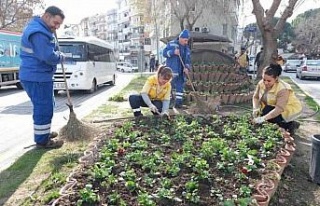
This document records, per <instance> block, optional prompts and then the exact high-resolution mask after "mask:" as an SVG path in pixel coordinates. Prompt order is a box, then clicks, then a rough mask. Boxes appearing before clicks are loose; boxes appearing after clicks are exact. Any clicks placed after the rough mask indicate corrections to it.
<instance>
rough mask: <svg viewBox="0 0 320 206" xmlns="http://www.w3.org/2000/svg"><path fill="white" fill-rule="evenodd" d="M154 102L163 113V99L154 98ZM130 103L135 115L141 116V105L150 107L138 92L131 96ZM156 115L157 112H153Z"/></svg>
mask: <svg viewBox="0 0 320 206" xmlns="http://www.w3.org/2000/svg"><path fill="white" fill-rule="evenodd" d="M151 102H152V104H154V106H156V107H157V108H158V111H159V112H160V113H161V111H162V101H160V100H154V101H151ZM129 103H130V106H131V108H132V110H133V115H134V116H135V117H138V116H141V115H142V113H141V110H140V107H148V105H146V103H145V102H144V101H143V98H142V96H141V95H138V94H133V95H130V96H129ZM152 113H153V114H154V115H157V113H154V112H152Z"/></svg>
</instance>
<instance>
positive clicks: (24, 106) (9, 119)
mask: <svg viewBox="0 0 320 206" xmlns="http://www.w3.org/2000/svg"><path fill="white" fill-rule="evenodd" d="M117 75H118V76H117V80H116V85H115V86H109V85H105V86H102V87H99V89H98V91H97V92H95V93H94V94H85V93H83V92H72V93H71V98H72V102H73V105H74V111H75V113H76V114H77V117H78V119H82V118H83V117H85V116H86V115H88V114H90V113H91V111H93V110H94V109H96V108H98V107H99V106H100V105H102V104H103V103H105V102H106V101H107V100H108V98H109V97H110V96H111V95H112V94H115V93H117V92H119V91H121V89H122V88H124V87H125V86H126V85H127V84H128V83H129V82H130V81H131V79H132V78H133V77H134V75H133V74H121V73H118V74H117ZM55 100H56V107H55V112H54V117H53V122H52V131H59V130H60V128H62V127H63V126H64V125H65V124H66V123H67V120H66V119H65V117H67V118H68V116H69V108H68V107H67V106H66V103H67V98H66V95H63V94H62V95H57V96H56V98H55ZM0 131H1V138H0V172H1V171H2V170H4V169H6V168H7V167H8V166H10V165H11V164H12V163H13V162H14V161H15V160H16V159H17V158H18V157H20V156H21V155H22V154H24V153H25V152H27V151H28V149H26V148H25V147H28V146H30V145H32V144H34V141H33V121H32V105H31V102H30V100H29V98H28V96H27V95H26V93H25V92H24V91H23V90H17V89H16V88H15V87H7V88H1V89H0ZM29 148H32V147H29Z"/></svg>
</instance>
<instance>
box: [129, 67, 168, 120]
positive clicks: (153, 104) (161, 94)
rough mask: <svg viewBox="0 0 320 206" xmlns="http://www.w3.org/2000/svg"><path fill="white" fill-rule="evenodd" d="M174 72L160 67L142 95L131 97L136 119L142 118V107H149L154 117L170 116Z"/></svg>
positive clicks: (148, 80)
mask: <svg viewBox="0 0 320 206" xmlns="http://www.w3.org/2000/svg"><path fill="white" fill-rule="evenodd" d="M171 79H172V70H171V69H170V68H169V67H166V66H160V67H159V68H158V70H157V73H156V74H155V75H153V76H150V77H149V78H148V79H147V81H146V83H145V84H144V86H143V88H142V91H141V93H140V94H135V95H130V96H129V103H130V106H131V108H132V110H133V114H134V116H135V117H138V116H141V115H142V113H141V108H140V107H149V108H150V110H151V112H152V113H153V114H154V115H168V114H169V113H168V110H169V103H170V94H171V83H170V81H171Z"/></svg>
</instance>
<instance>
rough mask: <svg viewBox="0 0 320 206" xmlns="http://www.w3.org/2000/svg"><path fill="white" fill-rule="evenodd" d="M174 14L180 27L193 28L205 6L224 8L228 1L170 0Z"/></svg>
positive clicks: (215, 9) (215, 10)
mask: <svg viewBox="0 0 320 206" xmlns="http://www.w3.org/2000/svg"><path fill="white" fill-rule="evenodd" d="M168 3H169V4H170V6H171V9H172V13H173V15H174V16H175V17H176V18H177V20H178V21H179V24H180V29H181V30H183V29H189V30H193V26H194V25H195V23H196V22H197V20H198V19H199V17H200V16H201V15H203V11H204V9H205V8H208V7H209V8H212V11H214V12H218V11H221V10H223V7H224V5H226V3H225V2H224V1H221V0H179V1H178V0H169V1H168Z"/></svg>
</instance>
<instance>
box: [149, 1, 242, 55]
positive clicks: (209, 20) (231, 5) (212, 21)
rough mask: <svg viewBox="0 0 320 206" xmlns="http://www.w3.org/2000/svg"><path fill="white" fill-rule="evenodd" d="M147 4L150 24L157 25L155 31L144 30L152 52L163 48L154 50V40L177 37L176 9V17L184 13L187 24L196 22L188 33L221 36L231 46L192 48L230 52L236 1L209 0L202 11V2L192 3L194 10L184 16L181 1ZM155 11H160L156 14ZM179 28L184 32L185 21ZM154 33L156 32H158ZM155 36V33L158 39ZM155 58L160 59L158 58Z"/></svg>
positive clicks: (214, 44)
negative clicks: (149, 5)
mask: <svg viewBox="0 0 320 206" xmlns="http://www.w3.org/2000/svg"><path fill="white" fill-rule="evenodd" d="M151 2H152V8H153V9H151V11H152V12H151V18H152V19H153V22H152V23H156V24H157V26H156V27H157V29H156V27H147V28H150V29H151V31H150V34H151V35H150V37H151V42H152V47H153V52H155V53H157V52H158V53H161V50H162V49H163V48H164V46H165V45H163V43H160V45H159V46H158V51H157V49H156V48H155V45H156V44H157V39H161V38H164V37H168V36H173V35H178V34H179V33H180V31H181V26H182V25H181V22H180V21H179V19H178V18H177V8H178V9H179V13H180V14H183V13H187V15H188V18H189V20H190V21H191V22H192V21H193V20H194V19H196V18H197V19H196V21H195V23H194V25H193V26H192V28H191V30H192V31H195V32H202V33H209V34H214V35H218V36H223V37H226V38H228V39H229V40H230V41H231V43H222V42H217V43H212V44H206V45H203V44H198V45H197V44H196V47H202V48H205V47H208V48H210V49H215V50H219V51H224V52H229V53H232V52H233V50H234V47H235V45H236V41H237V27H238V22H239V20H238V17H239V8H240V0H211V1H208V2H207V3H208V5H207V6H206V7H203V6H202V4H203V2H204V0H194V1H193V2H194V7H192V8H189V9H190V10H189V11H188V12H185V9H187V8H186V7H184V6H183V3H181V0H180V2H179V0H176V1H166V0H151ZM156 8H162V9H161V10H159V9H156ZM198 14H200V15H199V17H197V15H198ZM183 24H184V25H183V27H184V28H188V26H189V25H188V24H187V22H186V21H184V23H183ZM188 29H190V28H188ZM156 30H158V32H157V31H156ZM156 33H158V36H157V35H156ZM159 56H160V58H161V55H159Z"/></svg>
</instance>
